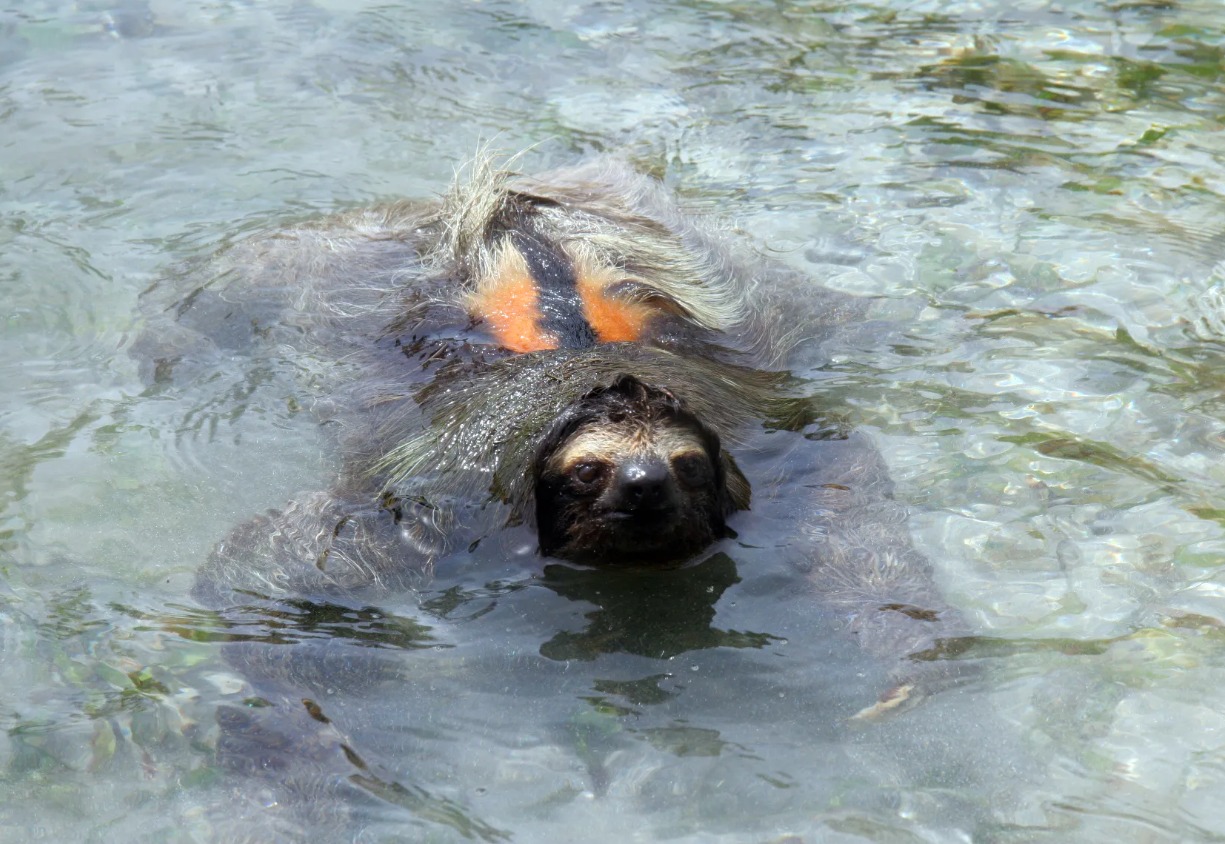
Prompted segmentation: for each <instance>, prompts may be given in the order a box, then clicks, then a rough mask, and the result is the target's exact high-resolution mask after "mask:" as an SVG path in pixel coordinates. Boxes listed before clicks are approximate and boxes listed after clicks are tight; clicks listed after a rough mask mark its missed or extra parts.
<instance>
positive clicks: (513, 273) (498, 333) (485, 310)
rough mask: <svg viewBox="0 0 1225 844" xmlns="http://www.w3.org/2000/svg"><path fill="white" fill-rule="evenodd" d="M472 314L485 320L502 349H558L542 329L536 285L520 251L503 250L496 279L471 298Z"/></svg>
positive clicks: (484, 285)
mask: <svg viewBox="0 0 1225 844" xmlns="http://www.w3.org/2000/svg"><path fill="white" fill-rule="evenodd" d="M468 313H470V314H472V316H474V317H477V318H479V319H482V320H484V321H485V323H486V324H487V325H488V326H489V330H490V333H491V334H493V338H494V340H496V341H497V343H498V345H500V346H503V347H504V348H507V349H509V350H510V351H512V352H538V351H540V350H541V349H556V348H557V338H556V337H555V336H554V335H553V334H552V333H551V332H548V331H545V330H544V329H542V328H541V327H540V303H539V296H538V294H537V291H536V281H535V279H533V278H532V274H531V272H530V271H529V270H528V268H527V262H526V261H524V260H523V256H522V255H520V254H519V252H518V250H515V249H510V248H507V249H505V250H503V252H502V255H501V259H500V260H499V261H498V268H497V270H496V272H495V273H494V275H493V277H492V278H489V279H486V280H485V281H484V282H482V283H481V285H480V288H479V289H478V290H477V291H476V292H475V293H473V294H472V296H471V297H469V299H468Z"/></svg>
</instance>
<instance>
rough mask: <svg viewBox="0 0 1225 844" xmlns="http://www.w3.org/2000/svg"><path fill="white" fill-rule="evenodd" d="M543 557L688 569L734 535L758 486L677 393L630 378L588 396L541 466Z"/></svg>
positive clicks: (566, 418)
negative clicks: (736, 520) (735, 521)
mask: <svg viewBox="0 0 1225 844" xmlns="http://www.w3.org/2000/svg"><path fill="white" fill-rule="evenodd" d="M534 481H535V484H534V486H535V497H536V528H537V532H538V535H539V539H540V550H541V553H543V554H545V555H548V556H555V557H563V558H565V559H569V560H574V561H576V562H584V563H613V564H616V563H620V564H629V565H633V564H656V563H667V562H673V561H677V560H681V559H683V558H685V557H687V556H690V555H692V554H695V553H697V552H698V551H701V550H702V549H703V548H705V547H706V546H707V545H709V544H710V543H712V542H714V541H715V540H717V539H720V538H722V537H723V536H725V535H727V528H726V527H725V524H724V520H725V519H726V518H727V516H728V515H730V514H731V513H732V512H734V511H735V510H738V509H743V508H745V507H747V506H748V482H747V481H745V479H744V477H743V476H742V475H741V474H740V472H739V470H738V469H737V468H736V466H735V464H734V463H733V462H732V460H731V457H730V456H728V455H727V454H726V453H725V452H724V451H723V449H722V448H721V446H720V444H719V437H718V435H717V434H716V433H715V432H714V431H712V430H711V429H710V428H708V427H707V426H706V425H704V424H702V422H701V421H700V420H699V419H698V418H697V417H696V416H694V415H693V414H692V413H691V412H689V411H688V410H687V409H686V408H685V406H684V405H683V404H682V403H681V402H680V401H679V400H678V399H677V398H676V397H674V396H673V395H672V394H671V393H670V392H668V391H667V390H663V389H658V388H655V387H651V386H648V385H647V384H644V383H643V382H642V381H639V380H638V379H637V378H634V377H633V376H630V375H624V376H621V377H620V378H618V379H617V381H616V382H615V383H614V384H612V386H610V387H604V388H600V389H597V390H593V391H592V392H590V393H588V394H587V395H585V396H583V398H582V399H580V400H579V401H578V402H576V403H575V405H573V406H572V407H571V408H570V409H569V410H568V411H567V412H566V413H564V414H563V415H562V417H561V418H560V419H559V420H558V421H557V423H556V424H555V425H554V427H553V428H552V429H551V430H550V431H549V432H548V434H547V435H546V436H545V438H544V441H543V443H542V445H541V447H540V450H539V452H538V453H537V456H536V461H535V466H534Z"/></svg>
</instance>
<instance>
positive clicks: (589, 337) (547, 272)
mask: <svg viewBox="0 0 1225 844" xmlns="http://www.w3.org/2000/svg"><path fill="white" fill-rule="evenodd" d="M510 238H511V242H512V243H513V244H514V245H515V248H516V249H518V250H519V252H520V254H522V255H523V259H524V261H526V262H527V268H528V271H529V272H530V273H531V274H532V278H533V279H535V281H536V289H537V291H538V295H539V299H538V303H539V304H538V307H539V309H540V327H541V328H542V329H544V330H545V331H548V332H550V333H552V334H554V335H555V336H556V337H557V344H558V347H559V348H563V349H586V348H589V347H590V346H594V345H595V344H596V343H597V342H598V340H597V338H596V333H595V331H593V330H592V328H591V325H590V324H589V323H588V322H587V318H586V317H585V316H583V303H582V298H581V297H580V296H579V292H578V280H577V279H576V277H575V273H574V264H573V263H572V262H571V261H570V259H569V257H568V256H566V255H565V254H564V253H562V252H561V250H559V249H557V248H555V247H554V246H553V245H552V244H551V243H548V242H547V241H545V240H542V239H541V238H539V237H537V236H535V235H533V234H531V233H529V232H525V231H523V230H522V229H512V230H511V232H510Z"/></svg>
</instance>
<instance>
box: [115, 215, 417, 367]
mask: <svg viewBox="0 0 1225 844" xmlns="http://www.w3.org/2000/svg"><path fill="white" fill-rule="evenodd" d="M424 225H425V222H424V212H423V211H422V210H420V208H419V207H418V206H414V205H411V204H406V203H402V204H397V205H391V206H386V207H381V208H371V209H363V210H360V211H355V212H352V213H349V214H343V215H337V216H335V217H329V218H326V219H324V220H321V221H319V222H318V223H314V224H307V225H302V226H297V227H290V228H286V229H284V230H281V231H277V232H274V233H271V234H267V235H263V236H256V237H253V238H251V239H248V240H243V241H240V242H238V243H236V244H233V245H230V246H227V247H225V248H223V249H222V250H220V251H219V252H218V253H217V254H213V255H208V256H205V257H203V258H199V259H195V260H190V261H188V262H186V263H185V264H184V265H182V266H181V267H180V268H179V271H178V272H176V273H173V274H170V275H169V276H168V277H166V278H164V279H162V280H160V281H159V282H157V283H155V284H154V285H153V286H151V287H150V288H149V289H148V290H146V291H145V293H144V294H142V297H141V310H142V312H143V314H144V317H145V329H144V331H143V332H142V333H141V335H140V336H139V337H138V338H137V340H136V341H135V342H134V344H133V346H132V349H131V353H132V355H133V357H134V358H136V359H137V361H138V363H139V365H140V370H141V375H142V378H143V379H144V380H145V382H146V383H150V384H154V383H174V384H185V383H189V382H190V381H192V380H194V379H195V378H197V377H199V376H200V375H202V374H204V373H205V372H206V371H207V370H208V369H210V368H213V367H216V366H218V365H220V364H223V363H224V362H225V361H226V360H227V359H229V358H231V357H232V356H233V355H240V356H249V357H259V356H268V355H279V354H284V353H285V352H286V351H287V350H290V351H292V352H294V353H298V354H302V353H305V354H308V355H313V356H318V358H319V359H320V360H340V359H344V358H345V357H346V356H347V355H350V354H352V353H354V352H358V351H362V352H366V351H368V350H369V348H370V341H371V338H378V337H382V336H385V335H387V334H388V333H389V331H392V330H394V329H395V328H397V327H400V326H396V325H393V322H394V317H399V318H401V320H403V319H405V318H409V317H412V315H413V314H415V313H420V314H422V315H424V313H425V311H426V310H427V307H426V306H427V305H428V304H429V303H430V302H432V301H435V300H436V299H437V298H439V297H438V292H437V291H434V290H431V289H430V283H429V282H428V281H427V280H426V278H427V277H426V273H425V272H424V271H423V268H422V265H421V259H420V254H419V245H420V243H421V240H422V238H423V236H424V235H423V232H424V228H423V227H424ZM392 315H394V317H393V316H392Z"/></svg>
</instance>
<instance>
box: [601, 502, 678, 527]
mask: <svg viewBox="0 0 1225 844" xmlns="http://www.w3.org/2000/svg"><path fill="white" fill-rule="evenodd" d="M603 518H604V519H605V521H609V522H613V523H616V524H619V525H626V524H628V523H631V522H636V523H639V524H642V525H650V526H652V527H654V526H656V525H660V524H663V523H664V522H667V521H669V520H671V519H674V518H676V508H675V507H657V508H652V509H650V510H608V511H606V512H605V513H604V514H603Z"/></svg>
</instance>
